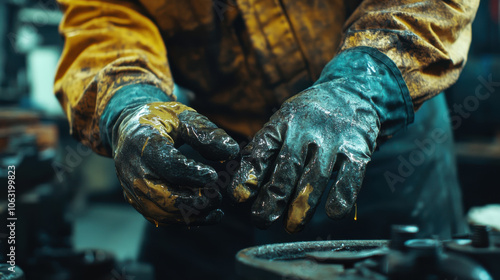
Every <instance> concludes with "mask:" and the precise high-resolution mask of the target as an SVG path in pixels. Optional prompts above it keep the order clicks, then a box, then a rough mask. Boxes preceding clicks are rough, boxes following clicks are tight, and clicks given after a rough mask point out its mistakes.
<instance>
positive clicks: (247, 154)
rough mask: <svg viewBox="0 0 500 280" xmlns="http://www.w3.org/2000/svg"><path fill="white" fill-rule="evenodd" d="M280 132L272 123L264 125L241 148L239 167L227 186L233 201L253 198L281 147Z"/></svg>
mask: <svg viewBox="0 0 500 280" xmlns="http://www.w3.org/2000/svg"><path fill="white" fill-rule="evenodd" d="M281 143H282V141H281V133H280V131H279V129H278V127H277V125H275V124H274V123H269V124H266V126H264V128H262V129H261V130H260V131H259V132H257V134H256V135H255V137H254V138H253V139H252V141H250V143H249V144H248V145H247V146H246V147H245V148H244V149H243V150H242V152H241V154H242V158H241V162H240V167H239V168H238V170H237V171H236V172H235V174H234V175H233V179H232V181H231V184H230V185H229V188H228V193H229V196H230V197H231V198H232V199H233V200H234V201H235V202H244V201H247V200H248V199H251V198H253V197H254V196H255V195H256V194H257V191H258V190H259V189H260V185H261V184H262V182H263V180H264V178H265V177H266V176H267V175H268V173H269V169H270V168H271V167H272V163H273V162H274V160H275V158H276V156H277V155H278V153H279V151H280V148H281Z"/></svg>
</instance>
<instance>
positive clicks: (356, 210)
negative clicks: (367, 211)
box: [354, 203, 358, 221]
mask: <svg viewBox="0 0 500 280" xmlns="http://www.w3.org/2000/svg"><path fill="white" fill-rule="evenodd" d="M354 220H355V221H357V220H358V204H357V203H354Z"/></svg>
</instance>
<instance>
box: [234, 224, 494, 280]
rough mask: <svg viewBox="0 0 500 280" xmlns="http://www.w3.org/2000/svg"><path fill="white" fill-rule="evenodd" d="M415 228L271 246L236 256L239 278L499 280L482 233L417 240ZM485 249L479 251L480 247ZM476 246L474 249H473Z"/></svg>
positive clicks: (491, 244) (491, 249)
mask: <svg viewBox="0 0 500 280" xmlns="http://www.w3.org/2000/svg"><path fill="white" fill-rule="evenodd" d="M417 232H418V228H417V227H416V226H394V227H393V229H392V239H391V240H390V241H387V240H340V241H311V242H296V243H283V244H271V245H264V246H257V247H251V248H247V249H244V250H241V251H240V252H238V254H237V255H236V260H237V263H236V272H237V274H238V275H239V276H240V279H281V280H283V279H343V280H363V279H377V280H378V279H380V280H383V279H436V280H437V279H470V280H475V279H477V280H488V279H500V271H498V270H499V269H498V268H497V267H498V265H497V266H496V267H495V264H498V263H500V247H497V246H495V244H494V242H488V241H485V240H484V239H489V238H490V237H489V236H490V235H488V234H487V235H485V234H484V229H478V228H474V227H473V232H480V233H476V234H475V235H474V237H473V239H474V240H475V239H478V238H479V237H477V236H480V238H482V240H480V242H479V241H477V240H476V241H474V242H473V241H472V239H470V238H468V239H454V240H449V241H440V240H437V239H416V237H417ZM486 243H487V244H488V246H487V247H484V246H485V245H484V244H486ZM474 244H479V245H480V246H479V247H474ZM481 246H483V247H481Z"/></svg>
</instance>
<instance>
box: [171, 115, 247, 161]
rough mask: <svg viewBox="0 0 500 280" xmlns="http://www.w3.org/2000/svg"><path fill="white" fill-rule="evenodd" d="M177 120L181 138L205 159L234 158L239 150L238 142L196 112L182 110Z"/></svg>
mask: <svg viewBox="0 0 500 280" xmlns="http://www.w3.org/2000/svg"><path fill="white" fill-rule="evenodd" d="M179 121H180V125H179V135H180V137H181V139H182V140H183V141H184V142H186V143H187V144H189V145H190V146H192V147H193V148H195V149H196V150H197V151H198V152H199V153H200V154H201V155H202V156H203V157H205V158H207V159H210V160H217V161H220V160H227V159H231V158H234V157H235V156H236V155H237V154H238V152H239V151H240V147H239V146H238V143H237V142H236V141H235V140H234V139H233V138H231V136H229V135H228V134H227V133H226V132H225V131H224V130H223V129H221V128H218V127H217V126H216V125H215V124H214V123H212V122H211V121H210V120H208V118H207V117H205V116H203V115H201V114H199V113H197V112H193V111H184V112H182V113H181V114H179Z"/></svg>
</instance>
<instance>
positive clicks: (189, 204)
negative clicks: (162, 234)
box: [129, 179, 222, 223]
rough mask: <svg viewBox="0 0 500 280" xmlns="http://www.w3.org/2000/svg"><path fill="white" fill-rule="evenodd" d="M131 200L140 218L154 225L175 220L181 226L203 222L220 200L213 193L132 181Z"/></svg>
mask: <svg viewBox="0 0 500 280" xmlns="http://www.w3.org/2000/svg"><path fill="white" fill-rule="evenodd" d="M133 198H134V200H133V202H134V203H135V204H136V205H137V206H138V207H136V209H137V208H140V209H141V210H140V212H141V213H142V214H143V215H145V216H148V217H150V218H153V219H155V220H156V221H158V222H161V221H164V220H168V221H173V220H178V222H181V223H182V222H184V223H189V222H190V221H191V222H192V221H193V220H199V219H200V218H201V219H202V220H203V219H205V216H207V215H208V213H210V212H212V211H213V210H216V209H217V208H218V207H219V205H220V203H221V200H222V196H221V194H220V193H219V191H218V190H217V189H213V188H203V189H202V188H189V187H180V188H174V187H168V186H166V185H165V184H164V183H163V182H162V181H160V180H150V179H142V180H140V179H136V180H135V181H134V188H133ZM129 203H130V201H129ZM131 204H132V203H131ZM181 218H182V221H181Z"/></svg>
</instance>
